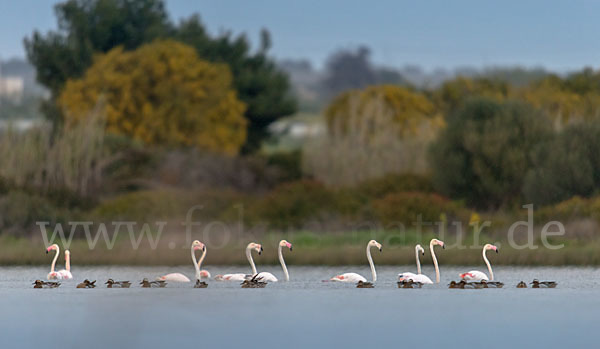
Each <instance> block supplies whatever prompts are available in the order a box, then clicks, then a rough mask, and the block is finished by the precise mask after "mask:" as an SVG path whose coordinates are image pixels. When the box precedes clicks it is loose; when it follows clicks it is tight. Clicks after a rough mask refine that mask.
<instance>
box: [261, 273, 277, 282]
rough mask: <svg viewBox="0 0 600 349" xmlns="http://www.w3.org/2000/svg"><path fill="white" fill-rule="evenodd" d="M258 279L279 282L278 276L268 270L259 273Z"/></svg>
mask: <svg viewBox="0 0 600 349" xmlns="http://www.w3.org/2000/svg"><path fill="white" fill-rule="evenodd" d="M256 279H260V281H263V282H277V281H278V280H277V278H276V277H275V275H273V274H271V273H269V272H266V271H262V272H260V273H258V275H257V277H256Z"/></svg>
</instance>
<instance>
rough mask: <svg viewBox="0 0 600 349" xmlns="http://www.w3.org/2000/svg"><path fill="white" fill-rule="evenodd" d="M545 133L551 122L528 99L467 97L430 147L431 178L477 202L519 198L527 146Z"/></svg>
mask: <svg viewBox="0 0 600 349" xmlns="http://www.w3.org/2000/svg"><path fill="white" fill-rule="evenodd" d="M551 136H552V126H551V123H550V122H549V121H548V119H547V118H546V117H545V116H544V115H543V114H541V113H540V112H539V111H536V110H535V109H534V108H533V107H531V106H529V105H526V104H523V103H516V102H506V103H499V102H495V101H493V100H488V99H475V100H471V101H470V102H468V103H466V105H465V106H464V107H463V108H461V109H460V110H459V111H458V112H457V113H455V114H453V115H451V116H450V118H449V119H448V127H447V128H446V129H445V130H444V131H443V132H442V133H441V134H440V135H439V137H438V139H437V141H436V143H434V144H433V146H432V148H431V152H430V165H431V169H432V175H433V176H432V181H433V183H434V185H435V187H436V189H437V190H439V192H440V193H442V194H444V195H446V196H448V197H451V198H453V199H464V200H466V202H467V203H468V204H470V205H474V206H477V207H482V208H497V207H503V206H504V207H506V206H509V205H512V204H514V203H515V202H520V200H521V198H522V190H523V182H524V174H525V173H527V171H528V170H529V169H531V168H532V167H533V162H534V161H533V156H532V155H533V149H534V147H535V146H537V145H538V144H541V143H543V142H544V141H545V140H547V139H549V138H550V137H551Z"/></svg>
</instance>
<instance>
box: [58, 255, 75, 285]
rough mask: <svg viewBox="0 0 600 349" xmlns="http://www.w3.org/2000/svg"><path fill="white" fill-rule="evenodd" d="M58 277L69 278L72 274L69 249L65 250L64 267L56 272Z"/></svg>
mask: <svg viewBox="0 0 600 349" xmlns="http://www.w3.org/2000/svg"><path fill="white" fill-rule="evenodd" d="M58 278H59V279H64V280H71V279H72V278H73V274H71V251H69V250H65V269H63V270H61V271H59V272H58Z"/></svg>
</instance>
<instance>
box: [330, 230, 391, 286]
mask: <svg viewBox="0 0 600 349" xmlns="http://www.w3.org/2000/svg"><path fill="white" fill-rule="evenodd" d="M371 247H377V248H378V249H379V252H381V244H380V243H379V242H377V241H375V240H371V241H369V243H367V259H368V260H369V265H370V266H371V276H372V278H373V282H376V281H377V272H376V271H375V264H374V263H373V257H371ZM329 280H330V281H339V282H352V283H357V282H359V281H362V282H366V281H367V279H366V278H365V277H364V276H362V275H360V274H357V273H344V274H340V275H336V276H334V277H332V278H331V279H329Z"/></svg>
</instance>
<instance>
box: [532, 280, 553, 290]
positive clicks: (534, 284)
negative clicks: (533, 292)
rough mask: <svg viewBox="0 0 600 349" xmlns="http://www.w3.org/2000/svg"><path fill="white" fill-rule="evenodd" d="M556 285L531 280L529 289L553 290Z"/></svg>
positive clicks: (550, 282) (549, 282) (551, 282)
mask: <svg viewBox="0 0 600 349" xmlns="http://www.w3.org/2000/svg"><path fill="white" fill-rule="evenodd" d="M556 285H557V283H556V281H539V280H538V279H533V281H532V282H531V288H555V287H556Z"/></svg>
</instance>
